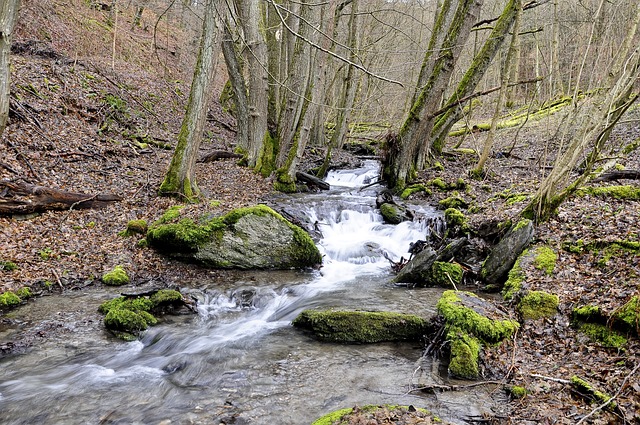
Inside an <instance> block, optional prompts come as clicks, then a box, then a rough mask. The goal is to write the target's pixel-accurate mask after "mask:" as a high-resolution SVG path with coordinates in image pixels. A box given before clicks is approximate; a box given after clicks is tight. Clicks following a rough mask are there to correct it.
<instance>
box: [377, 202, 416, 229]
mask: <svg viewBox="0 0 640 425" xmlns="http://www.w3.org/2000/svg"><path fill="white" fill-rule="evenodd" d="M380 214H381V215H382V218H384V221H385V222H387V223H389V224H400V223H402V222H403V221H406V220H409V217H408V216H407V209H406V208H405V207H403V206H401V205H397V204H392V203H389V202H387V203H384V204H382V205H380Z"/></svg>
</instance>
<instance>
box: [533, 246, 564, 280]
mask: <svg viewBox="0 0 640 425" xmlns="http://www.w3.org/2000/svg"><path fill="white" fill-rule="evenodd" d="M556 261H558V256H557V255H556V252H555V251H554V250H553V249H551V248H549V247H548V246H539V247H538V248H536V255H535V257H534V259H533V264H534V266H535V267H536V268H537V269H538V270H544V272H545V273H546V274H548V275H551V274H552V273H553V269H555V268H556Z"/></svg>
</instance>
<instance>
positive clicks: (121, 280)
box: [102, 266, 129, 286]
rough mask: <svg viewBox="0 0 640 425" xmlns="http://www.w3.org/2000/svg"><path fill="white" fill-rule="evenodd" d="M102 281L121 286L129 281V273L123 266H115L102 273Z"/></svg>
mask: <svg viewBox="0 0 640 425" xmlns="http://www.w3.org/2000/svg"><path fill="white" fill-rule="evenodd" d="M102 282H103V283H104V284H105V285H109V286H121V285H126V284H127V283H129V275H128V274H127V272H126V271H125V269H124V267H122V266H115V267H114V268H113V270H111V271H110V272H107V273H105V274H103V275H102Z"/></svg>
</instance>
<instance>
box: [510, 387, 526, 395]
mask: <svg viewBox="0 0 640 425" xmlns="http://www.w3.org/2000/svg"><path fill="white" fill-rule="evenodd" d="M527 392H528V391H527V389H526V388H525V387H519V386H517V385H514V386H513V387H511V388H509V395H510V396H511V397H512V398H525V397H526V396H527Z"/></svg>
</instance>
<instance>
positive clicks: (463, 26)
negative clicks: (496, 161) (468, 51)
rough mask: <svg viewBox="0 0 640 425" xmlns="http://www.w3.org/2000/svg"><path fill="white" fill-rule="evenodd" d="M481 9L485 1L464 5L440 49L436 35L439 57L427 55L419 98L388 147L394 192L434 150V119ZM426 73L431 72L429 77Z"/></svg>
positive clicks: (388, 176)
mask: <svg viewBox="0 0 640 425" xmlns="http://www.w3.org/2000/svg"><path fill="white" fill-rule="evenodd" d="M447 5H448V2H447V1H445V2H444V3H443V5H442V7H441V8H440V9H439V11H438V13H439V16H438V18H437V21H436V22H443V24H442V25H444V23H446V22H447V21H448V20H449V18H448V16H449V13H450V10H449V9H448V7H447ZM481 7H482V0H463V1H460V2H459V3H458V7H457V8H456V10H455V12H454V15H453V16H452V17H451V19H450V21H451V23H450V25H449V27H448V29H447V30H446V36H445V37H443V38H442V43H441V44H440V45H436V43H437V42H438V40H440V37H441V36H440V35H439V34H440V32H439V31H438V32H435V31H434V32H433V33H432V36H431V41H430V42H429V46H431V47H433V46H437V51H438V53H439V54H438V55H432V53H431V52H432V50H433V49H429V50H428V51H427V52H426V54H425V60H424V63H423V67H422V71H421V75H420V77H419V79H418V85H419V86H418V87H419V94H418V95H417V96H415V102H414V103H413V105H412V106H411V110H410V111H409V115H408V117H407V118H406V120H405V122H404V124H403V126H402V128H401V129H400V132H399V134H398V136H397V138H392V139H390V140H393V145H388V146H387V157H386V158H385V161H384V162H385V164H384V169H383V178H384V179H385V180H386V181H387V183H388V184H389V186H390V187H392V188H398V189H399V188H402V187H404V186H405V185H406V183H407V181H408V180H410V179H412V178H413V176H414V173H415V172H416V171H417V170H418V169H419V168H421V165H422V163H423V162H424V159H423V158H424V157H425V156H426V155H425V154H426V151H427V150H428V149H429V146H430V143H429V140H430V139H429V135H430V134H431V131H432V129H433V125H434V117H432V116H430V115H431V113H432V112H433V111H435V110H437V109H439V107H440V99H441V97H442V94H443V93H444V91H445V89H446V87H447V85H448V84H449V80H450V78H451V74H452V73H453V69H454V65H455V63H456V61H457V59H458V56H459V54H460V50H461V49H462V46H463V45H464V43H465V41H466V40H467V38H468V37H469V34H470V31H471V27H472V25H473V23H474V22H475V21H476V19H477V16H478V14H479V12H480V9H481ZM438 25H439V24H436V26H438ZM430 63H431V64H430ZM425 69H428V70H431V71H430V73H429V74H428V77H425V74H424V70H425Z"/></svg>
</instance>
